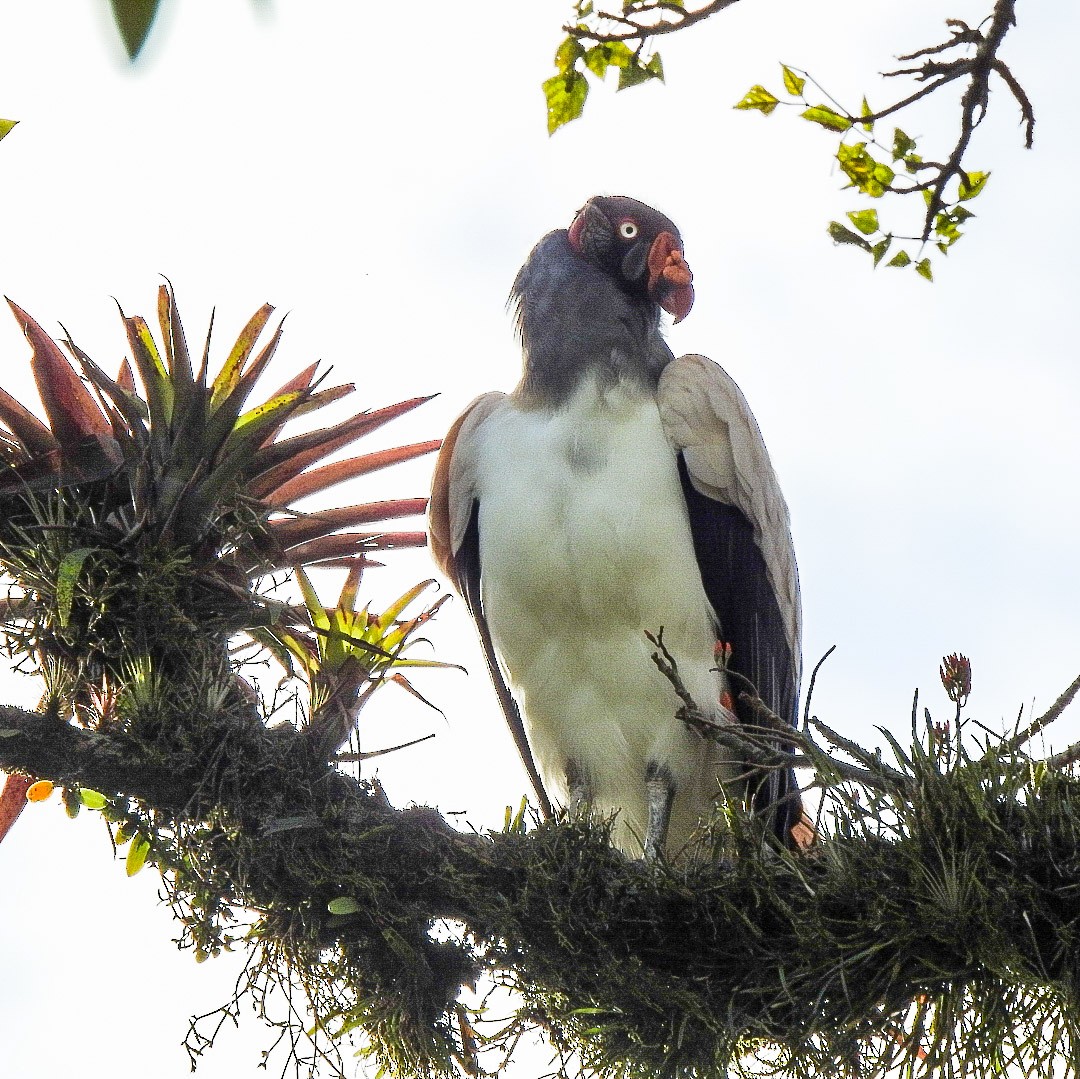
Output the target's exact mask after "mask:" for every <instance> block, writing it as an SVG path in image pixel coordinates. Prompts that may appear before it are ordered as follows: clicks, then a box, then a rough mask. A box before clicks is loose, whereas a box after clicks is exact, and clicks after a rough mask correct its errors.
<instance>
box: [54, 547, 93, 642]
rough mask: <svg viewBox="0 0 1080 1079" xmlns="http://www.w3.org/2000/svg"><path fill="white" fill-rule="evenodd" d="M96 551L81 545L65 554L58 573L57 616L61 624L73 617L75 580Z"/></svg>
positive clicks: (66, 622) (64, 624)
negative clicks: (72, 606)
mask: <svg viewBox="0 0 1080 1079" xmlns="http://www.w3.org/2000/svg"><path fill="white" fill-rule="evenodd" d="M93 553H94V548H93V547H79V548H78V549H77V550H74V551H69V552H68V553H67V554H66V555H64V558H63V561H61V563H60V568H59V570H57V573H56V616H57V618H58V619H59V621H60V625H61V626H66V625H67V624H68V620H69V619H70V618H71V605H72V603H74V601H75V582H76V581H78V579H79V573H80V572H81V570H82V567H83V563H84V562H85V561H86V559H87V558H88V557H89V556H90V555H92V554H93Z"/></svg>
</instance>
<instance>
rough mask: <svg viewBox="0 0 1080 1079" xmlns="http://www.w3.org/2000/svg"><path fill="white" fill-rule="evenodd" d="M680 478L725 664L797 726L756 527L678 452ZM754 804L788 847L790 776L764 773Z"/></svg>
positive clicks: (792, 800)
mask: <svg viewBox="0 0 1080 1079" xmlns="http://www.w3.org/2000/svg"><path fill="white" fill-rule="evenodd" d="M679 479H680V480H681V481H682V488H683V494H684V496H685V498H686V506H687V509H688V510H689V514H690V531H691V533H692V535H693V538H694V553H695V554H696V555H697V561H698V566H699V568H700V570H701V579H702V581H703V583H704V585H705V593H706V595H707V596H708V597H709V602H710V603H711V604H712V606H713V610H714V611H715V612H716V616H717V619H718V620H719V622H720V637H721V639H722V640H723V641H724V642H725V643H727V644H730V645H731V659H730V661H729V664H728V665H729V667H730V668H731V669H732V670H734V671H736V672H737V673H739V674H741V675H743V676H744V677H745V678H748V679H749V680H750V681H751V682H752V683H753V684H754V686H755V687H756V688H757V691H758V694H759V695H760V697H761V699H762V700H763V701H764V702H765V704H766V705H768V707H769V708H770V709H772V711H773V712H775V713H776V715H778V716H779V717H780V718H781V719H783V720H785V721H786V722H788V723H790V724H792V726H795V725H797V723H798V706H799V702H798V664H797V659H796V657H794V656H793V655H792V652H791V646H790V644H789V643H788V639H787V633H786V631H785V627H784V619H783V617H782V615H781V612H780V606H779V604H778V602H777V599H776V594H775V592H774V591H773V588H772V585H771V584H770V583H769V578H768V574H767V573H766V569H765V559H764V558H763V557H762V554H761V549H760V548H759V547H758V545H757V543H756V541H755V539H754V528H753V525H751V523H750V521H749V520H748V519H747V517H746V515H745V514H744V513H743V512H742V511H741V510H740V509H738V508H737V507H736V506H732V505H729V504H727V503H725V502H718V501H716V500H715V499H712V498H709V497H708V496H707V495H703V494H702V493H701V492H700V491H698V490H697V488H696V487H694V485H693V483H692V482H691V480H690V476H689V473H688V471H687V467H686V463H685V461H684V460H683V455H682V454H681V453H680V454H679ZM732 689H733V693H732V695H733V696H734V697H735V698H736V715H737V716H738V717H739V719H740V720H742V721H743V722H744V723H753V722H754V718H753V714H752V712H751V710H750V709H749V708H748V707H747V706H746V705H745V704H743V703H742V702H740V701H739V700H738V687H737V686H733V687H732ZM777 748H780V747H779V746H777ZM752 804H753V805H754V807H755V809H757V810H758V811H760V812H762V813H766V812H767V813H770V814H771V816H772V827H773V829H774V831H775V832H776V834H777V836H778V837H779V838H780V839H781V840H782V842H783V843H784V844H785V845H787V846H793V845H794V840H793V839H792V836H791V829H792V827H793V826H794V825H795V824H796V823H797V822H798V821H799V820H800V818H801V815H802V800H801V798H800V796H799V787H798V783H797V782H796V779H795V773H794V771H793V770H792V769H790V768H789V769H782V770H781V769H778V770H774V771H771V772H769V773H768V775H767V776H765V777H764V778H763V779H761V780H760V781H758V782H757V783H756V786H755V787H754V789H753V791H752Z"/></svg>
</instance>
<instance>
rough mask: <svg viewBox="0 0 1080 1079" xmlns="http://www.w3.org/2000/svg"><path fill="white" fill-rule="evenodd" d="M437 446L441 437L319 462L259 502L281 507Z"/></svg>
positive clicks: (427, 451)
mask: <svg viewBox="0 0 1080 1079" xmlns="http://www.w3.org/2000/svg"><path fill="white" fill-rule="evenodd" d="M441 445H442V440H441V439H433V440H432V441H430V442H417V443H414V444H413V445H411V446H394V447H393V448H391V449H387V450H379V451H378V452H377V453H365V454H363V455H362V456H360V457H350V458H349V459H348V460H347V461H335V462H334V463H333V464H329V465H323V467H322V468H317V469H314V470H313V471H311V472H305V473H304V474H303V475H301V476H297V477H296V478H295V479H293V480H290V481H289V482H287V483H283V484H282V485H281V486H280V487H279V488H277V490H275V491H271V492H270V493H269V494H267V495H266V496H265V497H264V499H263V501H264V502H268V503H271V504H274V505H277V506H281V507H285V506H288V505H291V504H292V503H293V502H295V501H296V500H297V499H298V498H306V497H307V496H308V495H312V494H316V493H317V492H320V491H325V490H326V488H327V487H332V486H334V484H336V483H344V482H345V481H346V480H351V479H355V478H356V477H357V476H366V475H367V474H368V473H369V472H375V471H377V470H378V469H380V468H388V467H389V466H390V465H396V464H398V463H399V462H401V461H411V460H412V459H413V458H414V457H422V456H424V454H426V453H434V452H435V451H436V450H438V448H439V447H440V446H441Z"/></svg>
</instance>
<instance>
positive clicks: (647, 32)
mask: <svg viewBox="0 0 1080 1079" xmlns="http://www.w3.org/2000/svg"><path fill="white" fill-rule="evenodd" d="M736 3H738V0H710V2H709V3H707V4H703V5H702V6H701V7H699V8H695V9H694V10H692V11H688V10H687V9H686V8H684V7H682V6H680V5H679V4H672V3H666V2H665V0H654V2H651V3H642V4H635V5H634V6H633V7H632V8H631V9H630V11H629V13H627V12H621V13H615V12H609V11H598V12H596V14H595V15H594V16H593V17H594V18H595V20H596V22H597V23H598V24H599V25H600V26H603V25H604V24H605V23H613V24H615V25H617V26H622V27H624V29H621V30H612V31H604V30H602V29H593V28H591V27H588V26H586V25H584V24H583V23H567V24H566V25H565V26H564V27H563V30H565V31H566V33H567V35H569V36H570V37H573V38H576V39H577V40H578V41H591V42H593V43H594V44H597V45H600V44H603V43H605V42H612V41H622V42H626V41H640V42H644V41H645V40H646V39H648V38H652V37H659V36H661V35H662V34H670V33H673V32H674V31H675V30H684V29H686V27H688V26H693V25H694V24H695V23H699V22H702V21H703V20H704V19H707V18H709V16H710V15H715V14H717V12H720V11H724V10H725V9H726V8H729V7H732V6H733V5H734V4H736ZM665 20H667V21H665Z"/></svg>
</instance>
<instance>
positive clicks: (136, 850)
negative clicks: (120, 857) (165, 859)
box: [124, 835, 150, 877]
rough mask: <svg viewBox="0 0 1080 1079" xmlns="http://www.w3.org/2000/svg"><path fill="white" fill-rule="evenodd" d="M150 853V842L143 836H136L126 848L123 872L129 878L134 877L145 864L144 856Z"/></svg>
mask: <svg viewBox="0 0 1080 1079" xmlns="http://www.w3.org/2000/svg"><path fill="white" fill-rule="evenodd" d="M149 853H150V840H149V839H147V838H146V836H143V835H137V836H136V837H135V838H134V839H133V840H132V842H131V846H130V847H128V852H127V858H126V859H125V860H124V872H126V873H127V875H128V876H129V877H133V876H135V874H136V873H138V872H139V870H140V869H142V867H143V866H144V865H145V864H146V856H147V855H148V854H149Z"/></svg>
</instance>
